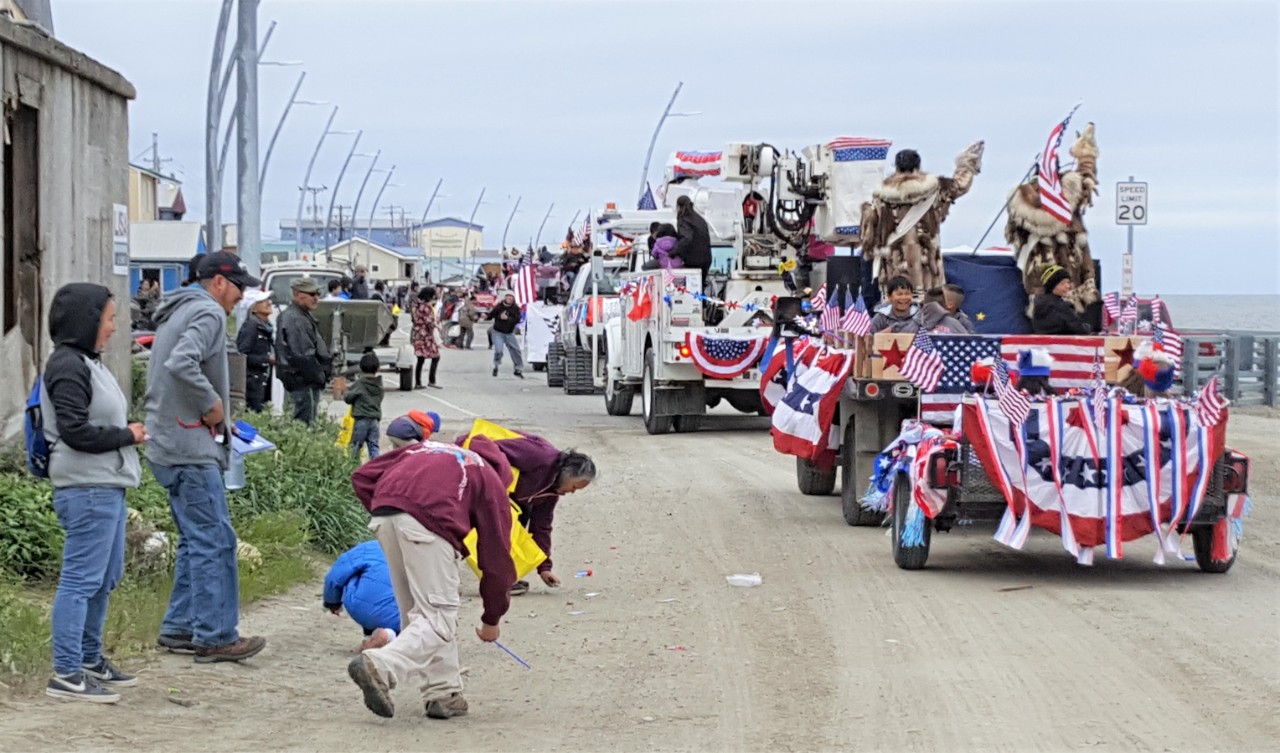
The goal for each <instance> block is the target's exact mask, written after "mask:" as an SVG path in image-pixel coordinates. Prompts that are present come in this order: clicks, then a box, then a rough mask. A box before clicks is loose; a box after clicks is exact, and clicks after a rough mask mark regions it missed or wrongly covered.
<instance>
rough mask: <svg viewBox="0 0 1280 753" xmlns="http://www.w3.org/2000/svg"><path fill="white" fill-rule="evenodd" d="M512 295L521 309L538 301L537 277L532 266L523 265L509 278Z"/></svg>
mask: <svg viewBox="0 0 1280 753" xmlns="http://www.w3.org/2000/svg"><path fill="white" fill-rule="evenodd" d="M511 287H512V291H511V292H512V293H515V296H516V303H517V304H519V305H520V307H521V308H523V307H525V306H528V305H529V304H531V303H533V302H534V301H536V300H538V275H537V272H536V271H535V270H534V267H533V265H532V264H525V265H523V266H521V267H520V269H519V270H518V271H517V272H516V273H515V274H514V275H512V276H511Z"/></svg>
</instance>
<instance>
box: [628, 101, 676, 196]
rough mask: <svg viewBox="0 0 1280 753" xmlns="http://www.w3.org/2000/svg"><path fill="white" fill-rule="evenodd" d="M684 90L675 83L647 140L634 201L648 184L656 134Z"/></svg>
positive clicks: (642, 193) (656, 138) (656, 140)
mask: <svg viewBox="0 0 1280 753" xmlns="http://www.w3.org/2000/svg"><path fill="white" fill-rule="evenodd" d="M682 88H684V82H683V81H680V82H677V83H676V90H675V91H673V92H671V99H670V100H669V101H668V102H667V108H666V109H665V110H663V111H662V117H661V118H659V119H658V126H657V127H656V128H654V129H653V138H651V139H649V151H647V152H645V155H644V170H643V171H642V172H641V174H640V192H639V193H637V194H636V201H637V202H639V201H640V199H641V198H643V197H644V189H645V187H646V185H647V184H648V182H649V160H651V159H653V147H654V146H655V145H656V144H657V143H658V133H659V132H660V131H662V124H663V123H665V122H667V117H668V116H670V114H671V108H672V106H673V105H675V103H676V97H678V96H680V90H681V89H682Z"/></svg>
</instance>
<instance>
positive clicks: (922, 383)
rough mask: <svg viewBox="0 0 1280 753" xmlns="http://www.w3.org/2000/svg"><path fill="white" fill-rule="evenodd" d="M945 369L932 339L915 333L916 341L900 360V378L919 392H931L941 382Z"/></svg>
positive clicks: (921, 333) (926, 335) (924, 334)
mask: <svg viewBox="0 0 1280 753" xmlns="http://www.w3.org/2000/svg"><path fill="white" fill-rule="evenodd" d="M946 368H947V367H946V365H945V364H943V363H942V358H941V357H940V356H939V355H938V351H937V350H936V349H935V348H934V347H933V339H932V338H930V337H929V335H928V334H926V333H924V332H917V333H916V339H915V340H914V341H912V343H911V349H910V350H908V351H907V355H906V357H905V358H903V359H902V368H901V369H900V370H901V372H902V376H904V377H906V378H907V381H909V382H911V383H912V384H914V385H915V386H917V387H919V388H920V391H921V392H932V391H933V390H934V389H935V388H937V386H938V383H939V382H941V381H942V375H943V373H944V372H945V371H946Z"/></svg>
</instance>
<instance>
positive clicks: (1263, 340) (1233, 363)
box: [1182, 331, 1280, 407]
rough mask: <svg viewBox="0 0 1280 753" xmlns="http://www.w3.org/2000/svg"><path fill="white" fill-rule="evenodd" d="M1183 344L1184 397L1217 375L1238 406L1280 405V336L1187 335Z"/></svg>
mask: <svg viewBox="0 0 1280 753" xmlns="http://www.w3.org/2000/svg"><path fill="white" fill-rule="evenodd" d="M1182 343H1183V348H1182V389H1183V392H1184V393H1186V394H1191V393H1192V392H1194V391H1195V390H1198V389H1200V388H1201V387H1202V386H1204V384H1205V382H1208V381H1209V379H1210V377H1212V376H1213V375H1214V374H1217V375H1218V376H1219V377H1220V381H1221V383H1222V388H1221V389H1222V395H1223V397H1226V398H1227V399H1228V400H1230V401H1231V402H1232V403H1233V404H1235V405H1267V406H1271V407H1275V406H1276V405H1280V402H1278V401H1280V333H1276V332H1241V331H1233V332H1223V333H1213V334H1211V333H1183V335H1182Z"/></svg>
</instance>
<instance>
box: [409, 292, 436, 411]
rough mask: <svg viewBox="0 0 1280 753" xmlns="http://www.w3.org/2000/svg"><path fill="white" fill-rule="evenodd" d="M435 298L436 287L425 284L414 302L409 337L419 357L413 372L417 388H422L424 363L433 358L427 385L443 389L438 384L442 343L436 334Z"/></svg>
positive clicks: (415, 353) (414, 351)
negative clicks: (437, 369) (437, 375)
mask: <svg viewBox="0 0 1280 753" xmlns="http://www.w3.org/2000/svg"><path fill="white" fill-rule="evenodd" d="M435 300H436V289H435V287H434V286H432V285H425V286H423V288H422V290H419V291H418V300H416V301H414V303H413V332H412V334H411V335H410V337H409V339H410V340H411V341H412V342H413V353H414V355H416V356H417V357H418V366H417V368H416V369H414V372H413V376H414V378H413V383H414V388H415V389H422V364H423V363H425V362H426V361H427V359H430V360H431V371H430V372H428V374H427V386H428V387H435V388H436V389H443V388H442V387H440V386H439V385H438V384H436V367H437V366H439V365H440V343H439V341H438V340H437V336H436V333H437V331H438V329H439V324H438V323H437V321H436V309H435Z"/></svg>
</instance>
